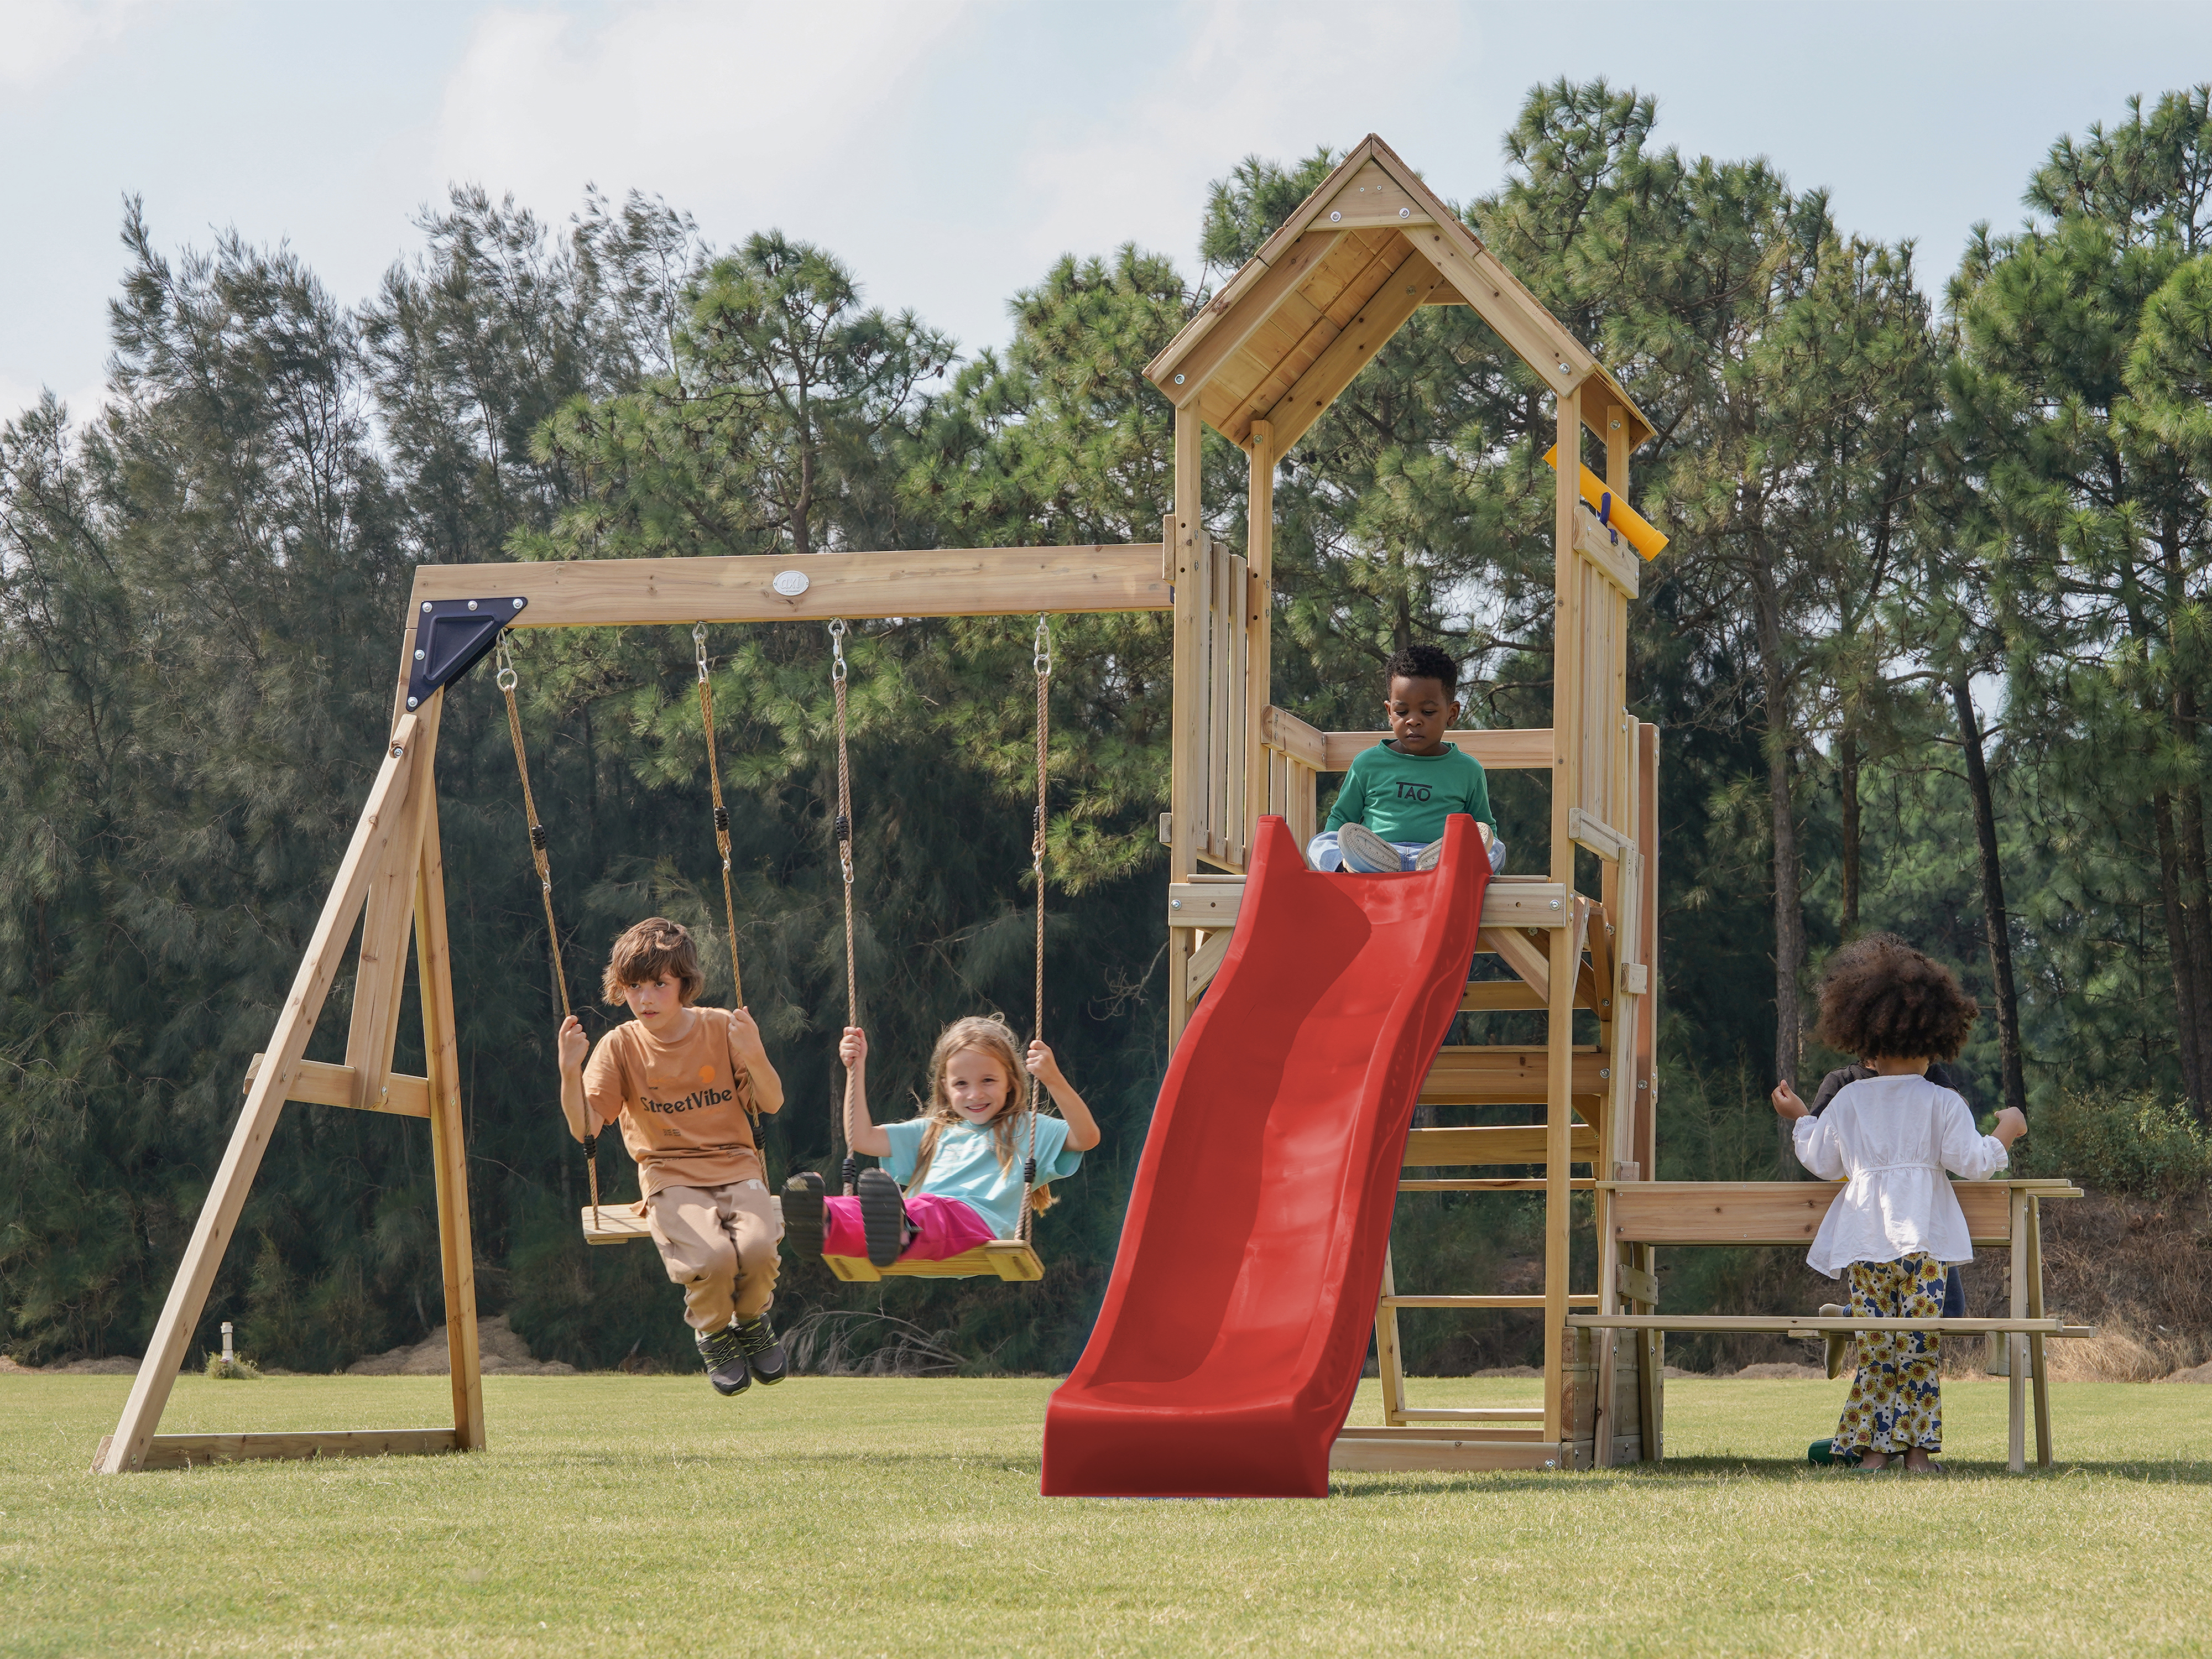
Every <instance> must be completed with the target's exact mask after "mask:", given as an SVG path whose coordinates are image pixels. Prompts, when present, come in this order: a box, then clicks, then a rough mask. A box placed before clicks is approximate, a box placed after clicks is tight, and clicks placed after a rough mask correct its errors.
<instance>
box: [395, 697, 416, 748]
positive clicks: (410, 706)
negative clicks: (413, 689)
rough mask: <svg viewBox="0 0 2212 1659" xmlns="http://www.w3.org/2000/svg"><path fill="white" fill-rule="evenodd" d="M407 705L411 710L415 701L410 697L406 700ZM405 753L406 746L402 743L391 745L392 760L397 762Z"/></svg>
mask: <svg viewBox="0 0 2212 1659" xmlns="http://www.w3.org/2000/svg"><path fill="white" fill-rule="evenodd" d="M407 704H408V707H409V708H413V707H414V705H415V699H414V698H412V697H410V698H408V699H407ZM406 752H407V745H406V744H404V743H395V744H392V759H394V760H398V758H399V757H401V756H402V755H404V754H405V753H406Z"/></svg>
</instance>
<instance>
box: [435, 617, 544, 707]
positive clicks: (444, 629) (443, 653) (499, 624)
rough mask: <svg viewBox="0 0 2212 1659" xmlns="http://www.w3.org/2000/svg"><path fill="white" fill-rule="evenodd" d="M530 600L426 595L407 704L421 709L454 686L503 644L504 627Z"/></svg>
mask: <svg viewBox="0 0 2212 1659" xmlns="http://www.w3.org/2000/svg"><path fill="white" fill-rule="evenodd" d="M529 603H530V601H529V600H527V599H424V600H423V601H422V605H421V606H420V607H419V608H418V609H417V610H416V613H415V661H414V663H413V665H411V666H410V668H409V670H408V673H407V706H408V707H409V708H420V707H421V706H422V704H424V703H426V702H428V701H429V700H430V694H431V693H432V692H433V691H436V690H441V689H442V688H444V687H446V686H448V685H451V684H453V682H454V681H455V680H457V679H459V678H460V677H461V676H462V675H464V674H465V673H467V672H468V671H469V670H471V668H474V667H475V666H476V665H477V663H479V662H481V661H482V660H483V659H484V657H485V656H486V655H487V654H489V652H490V650H491V648H492V647H493V646H495V645H496V644H498V643H499V630H500V629H502V628H505V627H506V626H507V624H508V623H512V622H513V620H514V619H515V618H516V617H519V616H520V615H521V614H522V610H523V607H524V606H525V605H528V604H529Z"/></svg>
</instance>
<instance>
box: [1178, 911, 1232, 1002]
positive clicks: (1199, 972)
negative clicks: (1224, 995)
mask: <svg viewBox="0 0 2212 1659" xmlns="http://www.w3.org/2000/svg"><path fill="white" fill-rule="evenodd" d="M1235 937H1236V930H1235V929H1234V928H1229V927H1223V928H1217V929H1216V930H1215V931H1214V932H1212V933H1208V934H1206V942H1205V943H1204V944H1203V945H1200V946H1199V947H1198V949H1197V950H1196V951H1194V952H1193V953H1192V955H1191V957H1190V961H1189V963H1188V965H1187V966H1186V967H1185V968H1184V969H1183V995H1184V996H1185V997H1186V998H1188V1000H1192V1001H1195V1000H1197V999H1198V994H1199V993H1200V992H1201V991H1203V990H1204V989H1206V987H1207V986H1209V985H1211V984H1212V983H1213V976H1214V975H1216V974H1218V973H1219V972H1220V971H1221V963H1222V961H1223V959H1224V958H1225V957H1227V956H1228V955H1229V941H1230V940H1231V939H1234V938H1235Z"/></svg>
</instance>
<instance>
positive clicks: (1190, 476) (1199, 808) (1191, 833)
mask: <svg viewBox="0 0 2212 1659" xmlns="http://www.w3.org/2000/svg"><path fill="white" fill-rule="evenodd" d="M1203 431H1204V428H1203V427H1202V426H1201V424H1200V419H1199V413H1198V405H1197V403H1196V402H1195V400H1194V401H1192V402H1190V403H1188V404H1185V405H1183V407H1182V408H1180V409H1178V410H1176V416H1175V511H1174V512H1173V513H1171V514H1170V516H1169V518H1168V520H1167V522H1166V524H1165V525H1164V527H1163V533H1164V539H1165V541H1166V544H1167V550H1166V557H1167V563H1168V569H1169V572H1170V578H1171V580H1173V582H1174V584H1175V608H1174V616H1175V650H1174V654H1173V658H1172V660H1173V662H1174V664H1175V693H1174V714H1173V719H1172V723H1171V729H1170V737H1169V745H1170V758H1169V765H1168V879H1169V880H1170V882H1177V881H1184V880H1188V878H1189V877H1190V876H1191V875H1192V874H1193V873H1194V872H1195V871H1196V870H1197V868H1198V836H1199V823H1200V818H1201V817H1203V815H1204V812H1205V805H1204V802H1205V799H1206V777H1205V773H1204V769H1203V762H1202V755H1203V752H1204V737H1205V729H1206V690H1207V686H1206V611H1205V608H1204V606H1203V605H1202V604H1201V603H1200V601H1201V599H1202V598H1203V593H1204V577H1203V574H1202V567H1201V562H1202V561H1203V560H1204V558H1205V556H1206V545H1205V538H1203V537H1202V536H1201V535H1200V531H1199V445H1200V435H1201V434H1202V432H1203ZM1192 949H1193V945H1192V943H1191V940H1190V930H1189V929H1188V928H1172V927H1171V928H1170V929H1169V930H1168V1049H1169V1052H1170V1053H1172V1052H1174V1049H1175V1046H1176V1043H1177V1042H1181V1041H1182V1028H1183V1024H1184V1022H1185V1021H1186V1020H1187V1019H1188V1018H1189V1017H1190V1005H1189V1003H1188V1001H1186V1000H1184V997H1183V986H1184V983H1185V981H1186V977H1187V973H1188V966H1189V958H1190V953H1191V951H1192Z"/></svg>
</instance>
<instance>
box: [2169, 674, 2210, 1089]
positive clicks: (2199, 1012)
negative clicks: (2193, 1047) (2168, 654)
mask: <svg viewBox="0 0 2212 1659" xmlns="http://www.w3.org/2000/svg"><path fill="white" fill-rule="evenodd" d="M2173 702H2174V737H2175V738H2176V739H2177V740H2178V741H2179V744H2181V745H2182V747H2183V748H2184V750H2190V749H2193V748H2194V747H2195V746H2196V743H2197V707H2196V702H2197V700H2196V697H2195V696H2194V695H2193V694H2192V693H2191V691H2190V690H2189V688H2188V687H2187V686H2186V685H2185V686H2183V687H2182V688H2181V689H2180V690H2179V691H2178V692H2177V693H2176V694H2175V696H2174V700H2173ZM2174 804H2175V805H2176V806H2177V807H2178V808H2179V812H2178V814H2177V817H2178V820H2179V821H2178V822H2177V823H2176V824H2175V825H2174V829H2175V833H2176V839H2177V840H2178V841H2179V842H2180V848H2179V853H2180V865H2181V869H2180V875H2181V914H2182V920H2183V922H2184V924H2185V932H2186V933H2187V934H2188V937H2189V977H2190V981H2191V984H2192V986H2193V987H2195V992H2196V994H2195V995H2194V996H2192V997H2191V999H2190V1005H2189V1006H2190V1012H2191V1021H2190V1024H2191V1025H2192V1026H2193V1027H2194V1028H2195V1035H2196V1039H2197V1068H2198V1073H2199V1076H2200V1079H2201V1080H2202V1082H2203V1086H2204V1088H2205V1091H2206V1092H2207V1093H2208V1094H2209V1095H2212V1006H2207V998H2206V995H2205V993H2206V992H2208V991H2212V891H2208V890H2207V889H2208V884H2207V881H2206V876H2205V859H2204V792H2203V790H2202V789H2200V788H2198V787H2197V785H2195V784H2193V783H2191V784H2185V785H2184V786H2183V787H2181V788H2180V789H2179V791H2177V792H2176V798H2175V802H2174ZM2192 1104H2194V1105H2195V1106H2196V1108H2197V1115H2198V1117H2199V1118H2204V1117H2206V1115H2207V1111H2206V1107H2207V1104H2208V1103H2207V1102H2203V1101H2198V1102H2192Z"/></svg>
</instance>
